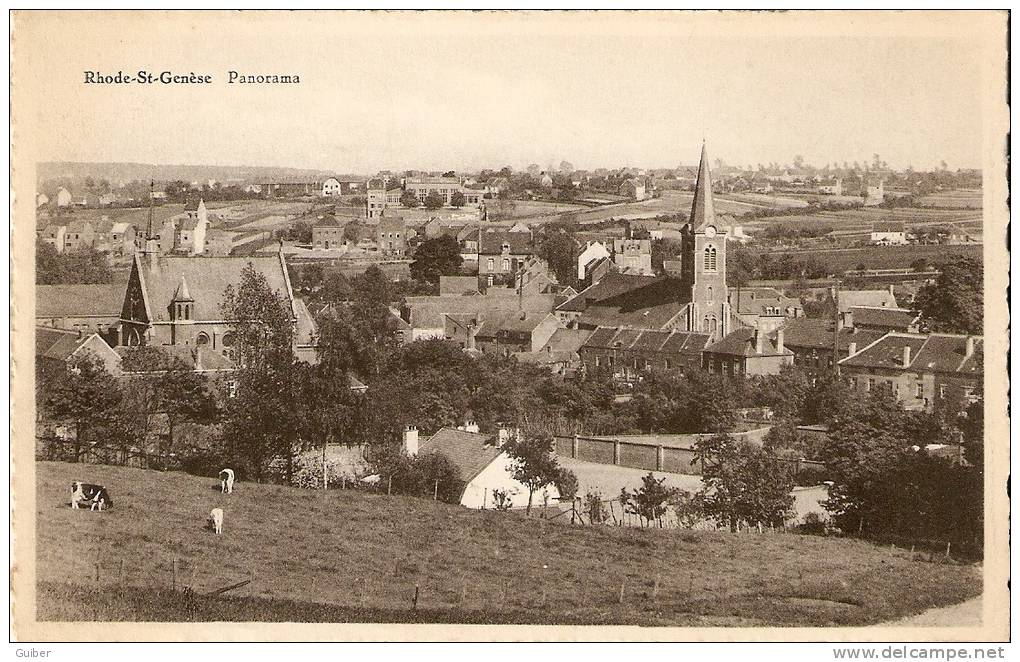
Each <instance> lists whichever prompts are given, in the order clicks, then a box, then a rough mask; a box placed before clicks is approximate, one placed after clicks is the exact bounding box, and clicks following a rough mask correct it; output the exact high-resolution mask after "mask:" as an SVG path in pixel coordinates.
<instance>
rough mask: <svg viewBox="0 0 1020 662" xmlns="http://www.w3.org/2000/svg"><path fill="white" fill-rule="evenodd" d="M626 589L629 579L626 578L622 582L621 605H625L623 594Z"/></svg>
mask: <svg viewBox="0 0 1020 662" xmlns="http://www.w3.org/2000/svg"><path fill="white" fill-rule="evenodd" d="M626 589H627V578H626V577H624V578H623V580H622V581H621V582H620V600H619V602H620V604H621V605H622V604H623V593H624V591H625V590H626Z"/></svg>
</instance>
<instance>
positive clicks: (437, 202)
mask: <svg viewBox="0 0 1020 662" xmlns="http://www.w3.org/2000/svg"><path fill="white" fill-rule="evenodd" d="M445 204H446V198H444V197H443V196H441V195H439V194H438V193H436V192H435V191H430V192H429V194H428V195H427V196H425V208H426V209H431V210H432V211H435V210H436V209H442V208H443V205H445Z"/></svg>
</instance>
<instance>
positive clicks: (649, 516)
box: [620, 471, 671, 527]
mask: <svg viewBox="0 0 1020 662" xmlns="http://www.w3.org/2000/svg"><path fill="white" fill-rule="evenodd" d="M670 493H671V490H670V489H669V488H668V487H666V479H665V478H659V479H656V478H655V476H654V474H652V472H651V471H649V472H648V475H646V476H643V477H642V478H641V487H640V488H639V489H637V490H634V492H633V493H631V492H628V491H627V488H626V487H625V488H623V489H622V490H620V505H621V506H623V507H624V508H626V509H627V512H629V513H632V514H634V515H637V516H638V517H640V518H641V525H642V526H651V525H652V524H653V523H654V522H658V523H659V526H660V527H661V526H662V516H663V515H665V514H666V506H667V504H668V502H669V498H670Z"/></svg>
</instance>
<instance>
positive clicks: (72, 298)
mask: <svg viewBox="0 0 1020 662" xmlns="http://www.w3.org/2000/svg"><path fill="white" fill-rule="evenodd" d="M126 289H127V282H126V281H121V282H118V283H110V284H109V285H36V288H35V316H36V317H37V318H39V317H110V318H112V319H114V320H116V319H117V318H118V317H120V310H121V306H122V305H123V304H124V291H125V290H126Z"/></svg>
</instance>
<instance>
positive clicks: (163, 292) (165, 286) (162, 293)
mask: <svg viewBox="0 0 1020 662" xmlns="http://www.w3.org/2000/svg"><path fill="white" fill-rule="evenodd" d="M151 259H155V260H157V264H156V269H152V268H151V266H150V263H149V260H151ZM248 264H251V265H252V266H253V267H254V268H255V270H256V271H258V272H259V273H260V274H262V275H263V276H265V278H266V283H267V284H268V286H269V288H270V289H272V290H276V291H277V292H279V293H280V294H281V295H282V296H283V298H284V299H285V300H286V301H287V303H288V305H290V306H291V307H292V311H293V301H294V299H293V293H292V292H291V289H290V282H289V279H288V277H287V272H286V268H285V267H284V264H283V258H282V257H281V256H279V255H274V256H269V257H208V256H202V257H182V256H176V255H164V256H160V257H153V256H148V258H143V257H141V256H137V257H136V260H135V265H134V268H135V269H137V270H138V271H139V275H140V276H141V279H140V280H141V283H142V287H143V289H144V296H145V302H146V304H147V307H148V310H149V311H151V314H152V315H153V317H152V318H151V319H150V321H151V322H168V321H170V315H169V312H168V307H169V304H170V302H171V301H173V300H174V297H175V296H176V293H177V288H178V287H180V284H181V282H182V280H183V279H185V278H187V282H188V294H189V295H191V296H192V297H193V299H194V301H195V308H194V312H193V315H192V319H193V320H195V321H203V320H222V319H223V312H222V311H221V310H220V305H221V304H222V303H223V292H224V290H226V288H227V285H231V286H233V287H234V289H235V290H236V289H237V287H238V285H239V284H240V283H241V270H242V269H244V267H245V266H246V265H248Z"/></svg>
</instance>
